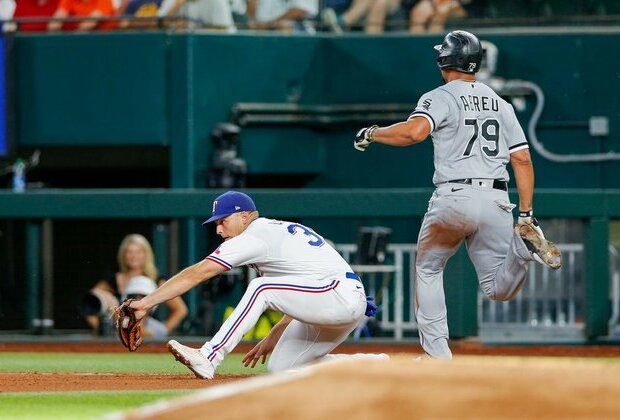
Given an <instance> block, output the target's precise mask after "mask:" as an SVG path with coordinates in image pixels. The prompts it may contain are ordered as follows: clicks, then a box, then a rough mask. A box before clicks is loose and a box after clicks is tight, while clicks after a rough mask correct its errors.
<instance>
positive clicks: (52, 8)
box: [13, 0, 59, 32]
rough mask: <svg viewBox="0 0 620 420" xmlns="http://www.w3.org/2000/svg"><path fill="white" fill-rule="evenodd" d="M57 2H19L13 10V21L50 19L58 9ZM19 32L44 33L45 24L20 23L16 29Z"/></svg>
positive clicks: (41, 0) (31, 0)
mask: <svg viewBox="0 0 620 420" xmlns="http://www.w3.org/2000/svg"><path fill="white" fill-rule="evenodd" d="M58 1H59V0H19V1H18V2H17V7H16V8H15V14H14V15H13V17H14V18H15V19H20V18H51V17H52V16H54V12H56V9H57V8H58ZM17 29H18V30H20V31H28V32H34V31H46V30H47V22H40V23H22V24H20V25H19V27H18V28H17Z"/></svg>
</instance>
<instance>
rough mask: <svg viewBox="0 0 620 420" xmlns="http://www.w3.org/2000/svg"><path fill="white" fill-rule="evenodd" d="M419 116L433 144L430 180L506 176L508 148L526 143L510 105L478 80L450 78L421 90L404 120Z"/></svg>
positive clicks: (504, 177)
mask: <svg viewBox="0 0 620 420" xmlns="http://www.w3.org/2000/svg"><path fill="white" fill-rule="evenodd" d="M414 117H424V118H426V119H427V120H428V122H429V123H430V125H431V137H432V138H433V146H434V148H435V153H434V159H435V174H434V175H433V184H435V185H438V184H440V183H442V182H447V181H450V180H455V179H463V178H489V179H501V180H505V181H508V178H509V176H508V171H507V170H506V164H507V163H508V162H509V161H510V153H513V152H516V151H517V150H521V149H525V148H527V147H528V145H527V140H526V139H525V135H524V134H523V129H522V128H521V126H520V125H519V122H518V120H517V117H516V116H515V112H514V109H513V108H512V105H510V104H509V103H508V102H506V101H505V100H503V99H502V98H500V97H499V96H498V95H497V94H496V93H495V92H494V91H493V90H492V89H491V88H490V87H488V86H487V85H485V84H484V83H480V82H466V81H464V80H453V81H451V82H450V83H447V84H445V85H443V86H440V87H438V88H436V89H433V90H431V91H430V92H427V93H425V94H424V95H422V97H421V98H420V100H419V101H418V105H417V106H416V108H415V110H414V111H413V112H412V113H411V116H410V117H409V119H411V118H414Z"/></svg>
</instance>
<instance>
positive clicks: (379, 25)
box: [321, 0, 401, 34]
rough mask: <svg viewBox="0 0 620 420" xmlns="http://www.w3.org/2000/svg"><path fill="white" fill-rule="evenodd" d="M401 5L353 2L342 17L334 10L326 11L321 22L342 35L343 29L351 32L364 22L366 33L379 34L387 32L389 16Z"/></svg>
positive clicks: (383, 0)
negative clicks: (386, 22) (386, 23)
mask: <svg viewBox="0 0 620 420" xmlns="http://www.w3.org/2000/svg"><path fill="white" fill-rule="evenodd" d="M400 3H401V0H353V2H352V3H351V7H349V8H348V9H347V10H346V11H345V12H344V13H343V14H341V15H338V14H337V13H336V11H335V10H334V9H332V8H326V9H324V10H323V12H322V13H321V21H322V22H323V23H324V24H325V25H326V26H327V27H328V28H329V29H330V30H332V31H334V32H337V33H341V32H342V31H343V29H346V30H349V29H351V28H352V27H354V26H355V25H356V24H357V23H358V22H360V21H361V20H364V31H365V32H366V33H369V34H379V33H382V32H383V31H384V30H385V21H386V18H387V16H389V15H391V14H393V13H396V12H397V11H398V10H399V8H400Z"/></svg>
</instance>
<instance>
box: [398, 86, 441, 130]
mask: <svg viewBox="0 0 620 420" xmlns="http://www.w3.org/2000/svg"><path fill="white" fill-rule="evenodd" d="M448 115H450V104H449V101H447V100H446V97H445V95H444V94H442V93H441V92H440V91H439V90H438V89H435V90H431V91H430V92H427V93H425V94H424V95H422V97H420V100H419V101H418V105H417V106H416V107H415V109H414V110H413V112H412V113H411V115H409V118H408V120H410V119H411V118H414V117H423V118H426V119H427V120H428V122H429V124H430V125H431V133H432V132H433V131H435V130H436V129H437V127H439V126H440V125H441V124H442V123H443V122H444V121H445V120H446V118H447V117H448Z"/></svg>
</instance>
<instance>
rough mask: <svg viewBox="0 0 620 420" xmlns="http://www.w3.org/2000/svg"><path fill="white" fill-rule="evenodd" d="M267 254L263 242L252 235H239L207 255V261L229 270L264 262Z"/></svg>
mask: <svg viewBox="0 0 620 420" xmlns="http://www.w3.org/2000/svg"><path fill="white" fill-rule="evenodd" d="M268 252H269V247H268V246H267V244H266V243H265V241H263V240H261V239H259V238H257V237H255V236H252V235H244V234H241V235H239V236H236V237H234V238H232V239H230V240H228V241H226V242H224V243H223V244H222V245H220V246H219V247H218V248H217V249H216V250H215V251H213V252H212V253H211V254H209V255H208V256H207V259H208V260H211V261H213V262H215V263H217V264H219V265H221V266H222V267H224V268H226V269H227V270H230V269H231V268H233V267H239V266H242V265H247V264H253V263H258V262H261V261H264V260H265V257H266V256H267V255H268Z"/></svg>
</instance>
